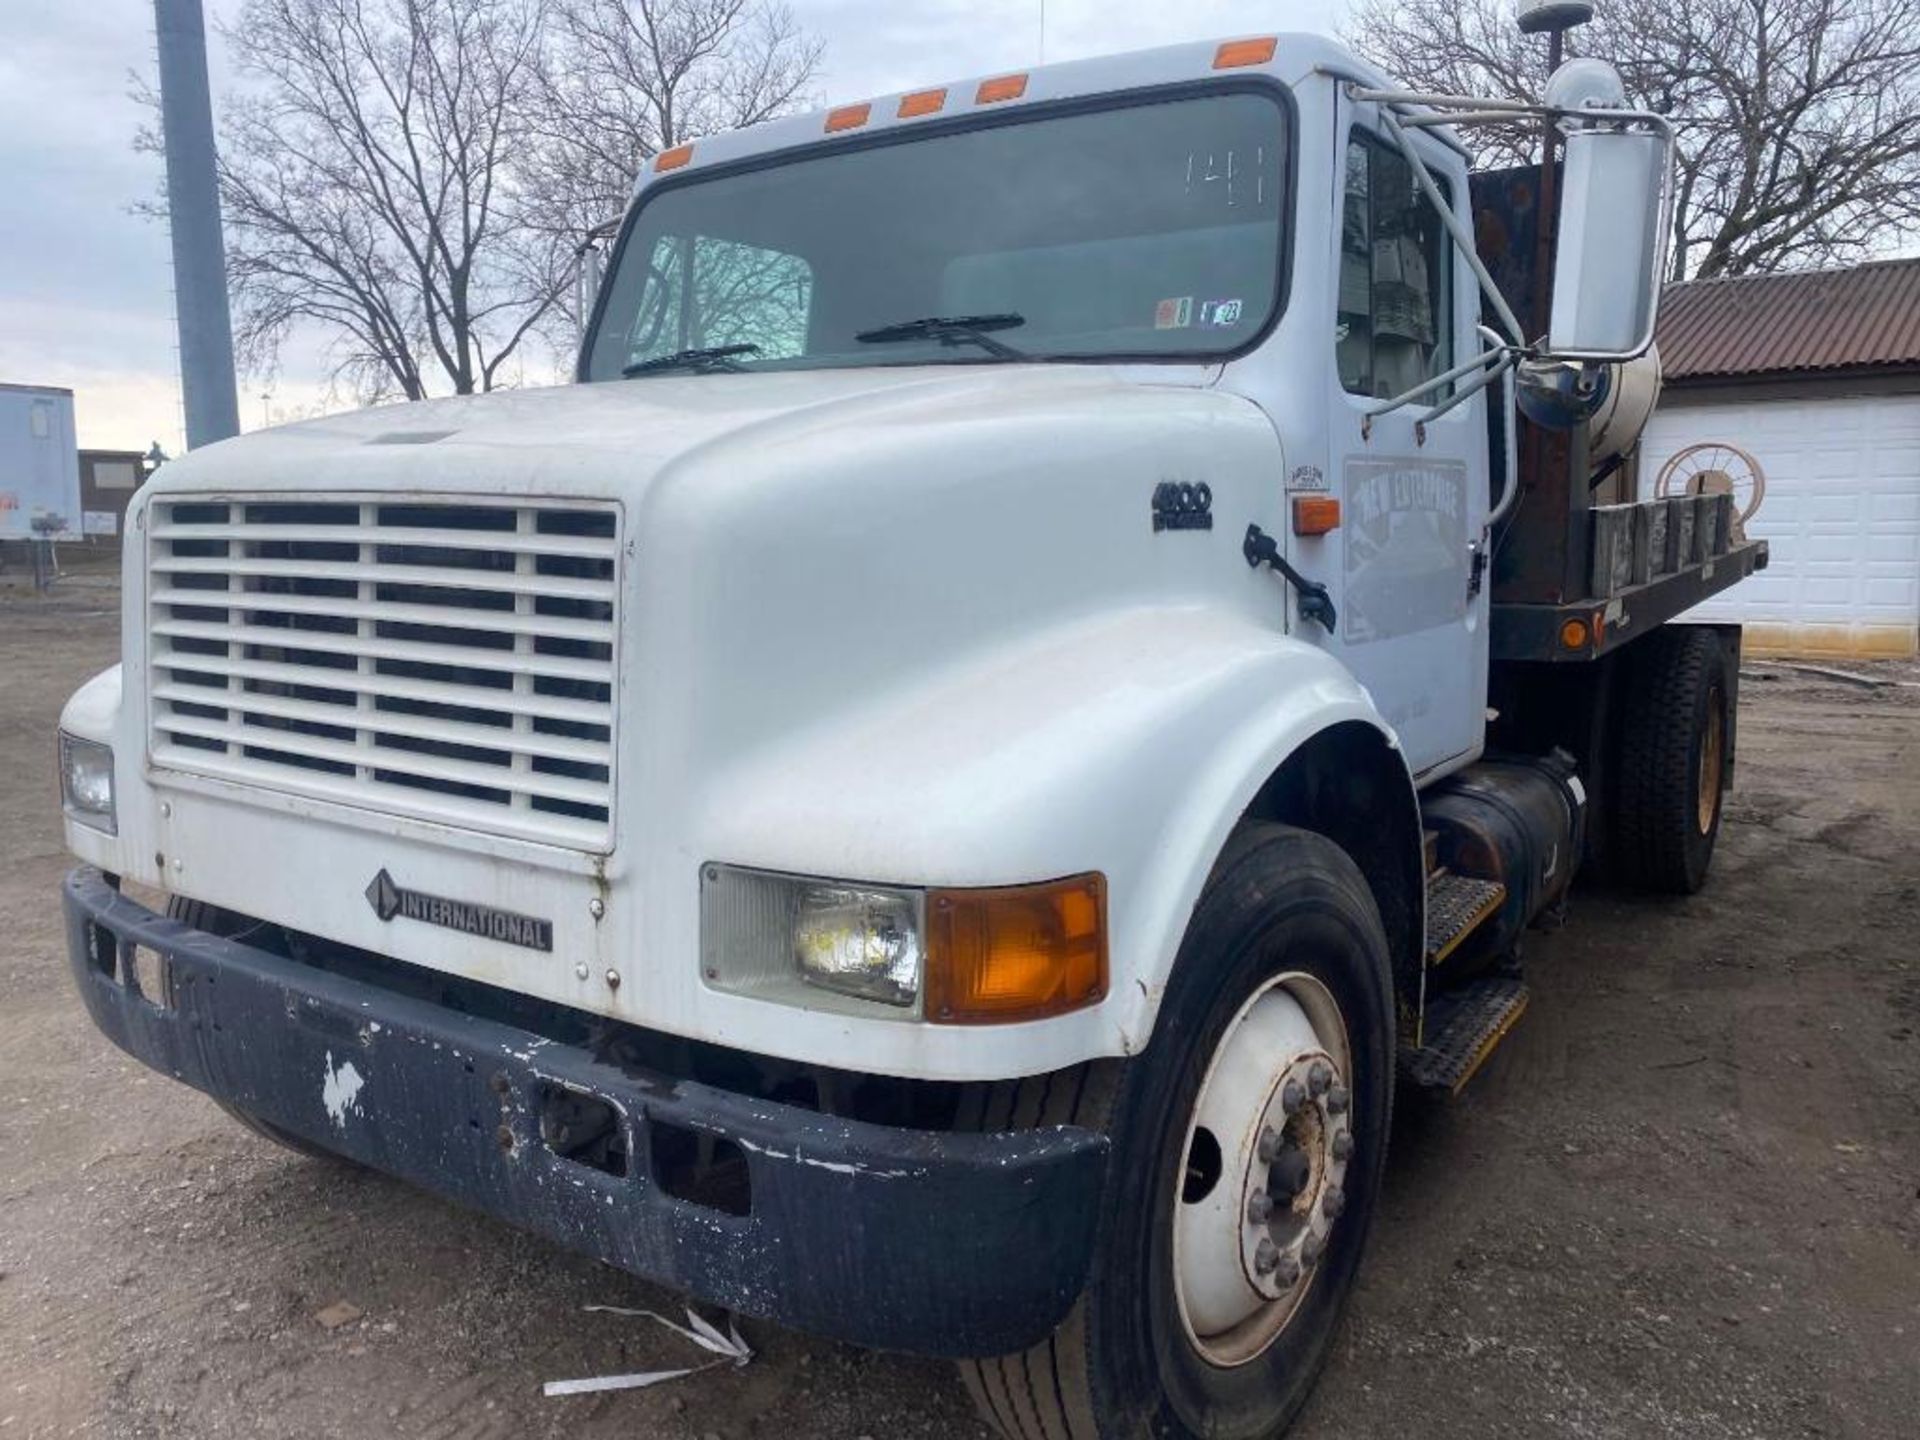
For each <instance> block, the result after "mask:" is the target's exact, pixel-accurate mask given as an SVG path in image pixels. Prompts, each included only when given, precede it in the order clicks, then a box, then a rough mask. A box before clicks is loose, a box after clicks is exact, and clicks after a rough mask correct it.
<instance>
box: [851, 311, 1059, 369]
mask: <svg viewBox="0 0 1920 1440" xmlns="http://www.w3.org/2000/svg"><path fill="white" fill-rule="evenodd" d="M1026 323H1027V317H1026V316H1024V315H928V316H926V317H925V318H924V319H920V320H902V321H901V322H900V323H899V324H897V325H882V326H881V327H880V328H879V329H878V330H862V331H861V332H860V333H859V334H858V335H855V336H854V337H853V338H854V339H856V340H858V341H859V342H860V343H861V344H863V345H888V344H892V343H894V342H896V341H900V340H938V341H939V342H940V343H941V344H942V345H959V344H963V343H964V344H968V345H978V346H979V347H980V348H981V349H982V350H984V351H986V352H987V353H988V354H989V355H992V356H995V357H996V358H998V359H1001V360H1025V359H1027V358H1028V357H1027V355H1026V353H1025V352H1024V351H1020V350H1016V349H1014V348H1013V346H1011V345H1008V344H1006V343H1005V342H1004V341H1001V340H996V339H994V338H993V336H992V335H990V334H989V333H988V332H989V331H992V330H1012V329H1014V328H1015V327H1016V326H1020V325H1024V324H1026Z"/></svg>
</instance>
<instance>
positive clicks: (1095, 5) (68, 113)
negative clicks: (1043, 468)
mask: <svg viewBox="0 0 1920 1440" xmlns="http://www.w3.org/2000/svg"><path fill="white" fill-rule="evenodd" d="M791 4H792V6H793V10H794V12H795V14H796V16H797V17H798V18H799V19H800V21H801V22H802V23H803V24H804V25H806V26H807V27H809V28H810V29H811V30H812V31H813V32H814V33H815V34H816V35H818V36H819V37H820V38H821V39H822V40H823V41H825V43H826V64H825V68H824V72H823V74H822V76H821V79H820V84H819V87H818V88H819V91H820V94H821V98H822V99H823V100H825V101H828V102H833V101H842V100H857V99H860V98H862V97H864V96H867V95H872V94H884V93H887V92H890V91H895V90H902V89H906V88H909V87H912V86H917V85H923V84H929V83H934V82H938V81H941V80H946V79H952V78H960V77H964V76H968V75H972V74H977V73H980V72H983V71H989V70H997V69H1002V68H1012V67H1016V66H1022V65H1030V64H1032V63H1034V61H1035V60H1036V59H1037V58H1038V57H1039V47H1040V15H1041V4H1040V0H791ZM206 5H207V10H208V14H209V18H210V20H211V18H212V17H213V16H215V15H218V14H230V13H233V12H234V11H235V10H237V8H238V4H237V0H206ZM5 8H6V11H7V20H8V24H7V27H6V28H7V40H6V44H5V46H4V47H0V381H9V382H13V383H17V384H35V385H64V386H67V387H69V388H71V389H72V390H73V391H74V403H75V410H76V418H77V420H78V424H79V431H80V443H81V445H83V446H86V447H89V448H96V447H97V448H115V449H128V450H145V449H146V448H147V447H148V446H149V445H151V444H152V443H153V442H154V441H155V440H158V441H159V442H160V443H161V445H163V446H164V447H165V448H166V449H167V450H168V451H169V452H172V453H175V454H177V453H179V451H180V449H181V448H182V444H183V441H182V437H181V421H180V389H179V375H178V371H177V369H176V363H175V355H174V332H173V284H172V273H171V269H172V267H171V263H170V260H169V256H168V251H167V236H166V231H165V228H164V226H163V225H161V224H160V223H158V222H155V221H151V220H146V219H142V218H140V217H138V216H136V215H134V214H132V213H130V208H129V207H131V206H132V205H133V204H134V203H135V202H136V201H138V200H140V199H142V198H144V197H147V196H150V195H152V194H153V192H154V189H155V187H156V185H157V184H158V182H159V179H160V162H159V159H158V158H157V157H153V156H146V155H136V154H135V153H134V152H133V146H132V141H133V134H134V131H135V130H136V129H137V128H138V126H139V125H140V124H141V122H142V119H143V118H144V117H143V113H142V111H141V109H140V107H139V106H138V105H136V104H135V103H134V102H133V101H132V100H131V99H130V98H129V91H130V89H131V88H132V80H131V77H132V76H133V75H134V74H135V72H138V73H140V74H143V75H150V74H151V73H152V68H153V5H152V0H85V3H82V4H75V3H73V0H6V5H5ZM1343 10H1344V4H1343V3H1342V0H1322V3H1309V0H1182V3H1178V4H1175V3H1170V0H1047V3H1046V47H1047V58H1048V59H1052V60H1065V59H1073V58H1078V57H1080V56H1084V55H1097V54H1102V53H1106V52H1111V51H1116V50H1132V49H1137V48H1140V47H1142V46H1148V45H1160V44H1167V43H1169V42H1173V41H1179V40H1196V39H1206V38H1213V37H1218V36H1231V35H1235V34H1247V33H1254V34H1258V33H1272V32H1273V31H1275V30H1323V31H1324V30H1330V29H1332V28H1333V26H1334V24H1335V23H1336V21H1337V18H1338V16H1339V15H1340V14H1341V13H1342V12H1343ZM209 43H210V45H211V46H212V47H213V50H214V54H213V57H212V58H213V67H214V75H215V78H214V92H215V93H214V105H215V108H216V111H217V109H218V107H219V104H220V98H221V96H220V92H221V90H222V88H223V84H224V82H223V80H222V79H221V71H222V69H223V66H222V62H221V56H220V53H219V50H220V41H219V37H218V35H217V33H216V34H212V35H210V36H209ZM323 379H324V376H323V375H322V374H321V373H320V372H319V369H318V367H317V366H316V365H314V364H312V363H307V364H306V365H305V366H304V367H303V366H302V365H300V364H293V365H290V366H289V367H288V373H286V374H285V375H283V376H281V377H280V378H279V379H278V380H276V381H275V382H274V384H273V392H274V393H273V395H272V397H271V399H269V400H266V401H263V400H262V396H261V390H262V386H261V385H260V384H259V383H258V382H256V381H252V380H249V379H248V378H247V377H244V376H243V377H242V379H241V398H240V414H241V422H242V424H243V425H244V426H246V427H247V428H253V427H255V426H258V425H259V424H261V423H262V419H263V416H266V415H271V416H273V417H274V418H282V417H284V416H285V415H287V414H289V413H295V412H299V411H302V410H304V409H306V408H307V407H310V406H313V405H315V404H316V403H318V402H319V400H320V398H321V396H322V393H323V391H322V386H321V382H322V380H323Z"/></svg>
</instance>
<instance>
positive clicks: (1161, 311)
mask: <svg viewBox="0 0 1920 1440" xmlns="http://www.w3.org/2000/svg"><path fill="white" fill-rule="evenodd" d="M1191 324H1193V297H1192V296H1191V295H1182V296H1181V297H1180V298H1179V299H1177V300H1162V301H1161V302H1160V303H1159V304H1158V305H1157V306H1155V307H1154V311H1153V328H1154V329H1156V330H1185V329H1186V328H1187V327H1188V326H1189V325H1191Z"/></svg>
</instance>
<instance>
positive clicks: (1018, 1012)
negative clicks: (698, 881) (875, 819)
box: [700, 865, 1107, 1025]
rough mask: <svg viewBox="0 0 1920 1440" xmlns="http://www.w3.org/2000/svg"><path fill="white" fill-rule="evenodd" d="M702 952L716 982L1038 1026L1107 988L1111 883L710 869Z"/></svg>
mask: <svg viewBox="0 0 1920 1440" xmlns="http://www.w3.org/2000/svg"><path fill="white" fill-rule="evenodd" d="M702 875H703V882H702V885H701V892H700V952H701V964H702V967H703V969H704V971H705V974H706V978H707V983H708V984H709V985H711V986H713V987H714V988H715V989H718V990H730V991H733V992H735V993H736V994H743V995H752V996H755V997H756V998H759V999H763V1000H777V1001H781V1002H783V1003H786V1004H790V1005H803V1006H809V1007H813V1008H826V1009H834V1010H839V1011H842V1012H844V1013H847V1014H868V1015H873V1016H876V1017H886V1018H890V1019H896V1020H916V1019H924V1020H928V1021H931V1022H933V1023H936V1024H948V1025H966V1024H1007V1023H1012V1022H1017V1021H1022V1020H1039V1019H1044V1018H1045V1017H1047V1016H1050V1015H1060V1014H1064V1013H1065V1012H1066V1011H1069V1010H1077V1009H1079V1008H1081V1007H1082V1006H1085V1005H1092V1004H1096V1003H1097V1002H1098V1001H1100V1000H1101V999H1102V998H1104V997H1105V995H1106V989H1107V916H1106V909H1107V903H1106V900H1107V895H1106V882H1105V880H1104V879H1103V878H1102V877H1101V876H1099V875H1097V874H1086V875H1073V876H1069V877H1067V878H1066V879H1064V880H1053V881H1049V882H1047V883H1045V884H1042V885H1015V886H1006V887H1001V888H996V889H981V890H932V891H928V890H909V889H900V888H894V887H889V886H880V885H864V884H854V883H847V882H843V881H835V880H811V879H808V878H806V877H804V876H798V875H776V874H772V873H769V872H767V871H761V870H736V869H733V868H732V867H730V866H725V865H709V866H707V867H706V868H705V870H704V871H703V872H702Z"/></svg>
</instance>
